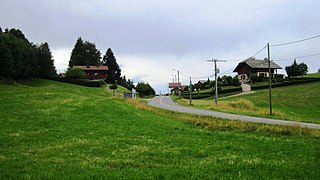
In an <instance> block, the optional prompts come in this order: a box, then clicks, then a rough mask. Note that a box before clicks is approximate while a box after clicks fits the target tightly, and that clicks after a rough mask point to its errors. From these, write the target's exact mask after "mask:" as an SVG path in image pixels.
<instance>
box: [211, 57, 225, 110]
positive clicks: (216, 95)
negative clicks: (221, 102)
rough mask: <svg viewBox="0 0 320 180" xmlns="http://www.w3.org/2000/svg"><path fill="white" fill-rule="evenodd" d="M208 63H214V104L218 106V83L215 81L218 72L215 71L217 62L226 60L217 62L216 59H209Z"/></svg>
mask: <svg viewBox="0 0 320 180" xmlns="http://www.w3.org/2000/svg"><path fill="white" fill-rule="evenodd" d="M207 61H209V62H214V79H215V104H216V106H218V81H217V76H218V73H219V72H218V71H219V69H217V62H226V60H218V59H211V60H207Z"/></svg>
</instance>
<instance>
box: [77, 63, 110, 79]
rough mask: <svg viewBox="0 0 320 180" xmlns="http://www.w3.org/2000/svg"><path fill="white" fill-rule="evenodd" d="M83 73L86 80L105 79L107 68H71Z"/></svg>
mask: <svg viewBox="0 0 320 180" xmlns="http://www.w3.org/2000/svg"><path fill="white" fill-rule="evenodd" d="M72 68H79V69H81V70H82V71H84V72H85V74H86V75H85V78H87V79H106V78H107V77H108V70H109V68H108V66H73V67H72Z"/></svg>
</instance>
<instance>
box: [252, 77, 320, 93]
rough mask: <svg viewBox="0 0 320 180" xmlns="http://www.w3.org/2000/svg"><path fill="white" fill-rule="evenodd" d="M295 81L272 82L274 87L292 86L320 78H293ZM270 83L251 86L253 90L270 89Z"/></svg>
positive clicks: (319, 79)
mask: <svg viewBox="0 0 320 180" xmlns="http://www.w3.org/2000/svg"><path fill="white" fill-rule="evenodd" d="M292 80H293V81H283V82H282V83H277V84H272V87H273V88H274V87H282V86H290V85H295V84H304V83H311V82H316V81H320V78H295V79H292ZM268 88H269V85H268V84H267V85H261V86H251V90H257V89H268Z"/></svg>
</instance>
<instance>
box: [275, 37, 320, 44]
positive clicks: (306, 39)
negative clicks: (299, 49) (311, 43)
mask: <svg viewBox="0 0 320 180" xmlns="http://www.w3.org/2000/svg"><path fill="white" fill-rule="evenodd" d="M319 37H320V35H317V36H313V37H309V38H305V39H300V40H296V41H291V42H286V43H280V44H272V45H270V47H276V46H285V45H289V44H295V43H299V42H303V41H308V40H311V39H315V38H319Z"/></svg>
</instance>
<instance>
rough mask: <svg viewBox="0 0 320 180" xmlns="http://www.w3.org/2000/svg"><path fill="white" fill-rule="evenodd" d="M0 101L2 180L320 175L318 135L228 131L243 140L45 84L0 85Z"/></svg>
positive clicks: (105, 96)
mask: <svg viewBox="0 0 320 180" xmlns="http://www.w3.org/2000/svg"><path fill="white" fill-rule="evenodd" d="M0 100H1V104H0V114H1V118H0V178H1V179H43V178H50V179H53V178H54V179H60V178H64V179H67V178H68V179H69V178H73V179H78V178H79V179H80V178H81V179H84V178H111V179H114V178H117V179H120V178H127V179H186V178H191V179H199V178H201V179H216V178H223V179H230V178H240V179H317V178H319V176H320V169H319V167H318V165H319V164H320V151H319V149H320V139H319V137H320V135H319V134H320V133H319V130H303V129H298V132H297V133H293V134H290V133H288V134H287V135H283V134H282V133H276V132H273V131H270V132H269V130H271V129H272V128H271V129H268V128H267V127H269V126H266V125H255V124H250V123H240V122H232V123H235V124H238V125H239V126H245V128H246V129H247V131H242V130H241V129H232V128H231V129H229V130H228V127H225V126H222V127H221V128H218V129H214V128H208V127H209V126H208V124H210V122H212V123H214V122H220V123H224V124H228V123H230V122H231V121H226V120H219V119H215V118H208V117H199V116H190V115H185V114H177V113H173V112H168V111H163V112H162V113H156V112H157V111H160V110H157V109H152V110H151V111H150V110H145V109H148V108H150V107H145V109H143V108H140V107H138V106H134V105H132V104H128V103H127V102H125V101H123V100H119V99H115V98H112V96H111V93H110V91H109V90H106V89H105V87H104V88H87V87H82V86H77V85H71V84H64V83H59V82H54V81H47V80H33V81H26V82H20V83H17V84H15V85H5V84H0ZM133 104H134V103H133ZM140 105H141V103H140ZM184 117H185V118H187V117H188V118H190V119H191V120H192V121H196V122H197V123H196V124H197V125H198V126H195V125H194V124H193V123H190V122H188V123H187V121H184V120H183V119H184ZM204 120H205V121H207V122H205V121H204ZM274 127H276V126H274ZM229 128H230V127H229ZM261 128H263V129H266V130H265V131H261V132H259V131H260V130H261ZM279 128H280V129H281V127H279ZM292 128H293V127H292ZM250 129H251V130H252V131H251V130H250ZM253 129H255V130H253ZM285 129H286V128H285ZM288 129H290V128H288ZM281 132H291V131H281ZM301 132H305V134H301ZM309 132H312V133H311V134H308V133H309ZM284 134H286V133H284Z"/></svg>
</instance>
